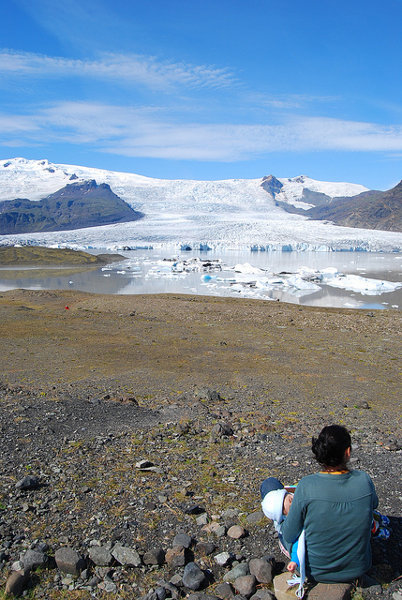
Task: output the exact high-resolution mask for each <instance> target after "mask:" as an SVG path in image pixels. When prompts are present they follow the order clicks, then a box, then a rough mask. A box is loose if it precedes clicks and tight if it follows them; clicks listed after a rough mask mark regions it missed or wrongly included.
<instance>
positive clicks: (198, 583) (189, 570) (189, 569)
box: [183, 562, 207, 590]
mask: <svg viewBox="0 0 402 600" xmlns="http://www.w3.org/2000/svg"><path fill="white" fill-rule="evenodd" d="M206 583H207V578H206V576H205V573H204V572H203V571H202V570H201V569H200V567H199V566H198V565H197V564H196V563H195V562H190V563H188V564H187V565H186V566H185V567H184V573H183V585H184V586H185V587H186V588H189V589H190V590H199V589H201V588H202V587H203V586H204V585H205V584H206Z"/></svg>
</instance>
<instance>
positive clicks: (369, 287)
mask: <svg viewBox="0 0 402 600" xmlns="http://www.w3.org/2000/svg"><path fill="white" fill-rule="evenodd" d="M325 283H326V284H327V285H330V286H332V287H337V288H341V289H344V290H350V291H352V292H358V293H360V294H363V295H367V296H376V295H378V294H384V293H386V292H394V291H395V290H397V289H399V288H400V287H402V282H401V281H384V280H381V279H369V278H367V277H361V276H360V275H339V276H337V277H333V278H332V279H328V280H325Z"/></svg>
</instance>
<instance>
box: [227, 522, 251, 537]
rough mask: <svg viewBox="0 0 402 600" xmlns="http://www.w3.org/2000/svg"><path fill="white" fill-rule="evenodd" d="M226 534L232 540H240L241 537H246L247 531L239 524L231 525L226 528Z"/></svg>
mask: <svg viewBox="0 0 402 600" xmlns="http://www.w3.org/2000/svg"><path fill="white" fill-rule="evenodd" d="M227 535H228V537H230V538H232V539H233V540H240V539H241V538H244V537H246V535H247V531H246V530H245V529H244V527H242V526H241V525H232V527H230V528H229V529H228V532H227Z"/></svg>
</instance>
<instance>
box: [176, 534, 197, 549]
mask: <svg viewBox="0 0 402 600" xmlns="http://www.w3.org/2000/svg"><path fill="white" fill-rule="evenodd" d="M192 542H193V538H192V537H191V536H189V535H188V534H187V533H178V534H177V535H175V536H174V538H173V542H172V546H181V547H182V548H190V546H191V544H192Z"/></svg>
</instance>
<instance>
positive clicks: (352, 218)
mask: <svg viewBox="0 0 402 600" xmlns="http://www.w3.org/2000/svg"><path fill="white" fill-rule="evenodd" d="M307 215H308V216H309V217H310V218H311V219H327V220H328V221H332V222H333V223H336V224H337V225H344V226H345V227H364V228H366V229H382V230H384V231H402V181H400V182H399V183H398V185H396V186H395V187H394V188H392V189H391V190H388V191H386V192H378V191H374V190H373V191H369V192H363V193H361V194H359V195H357V196H352V198H334V200H333V201H332V202H331V203H330V204H327V205H324V206H316V207H314V208H311V209H310V210H308V211H307Z"/></svg>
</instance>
